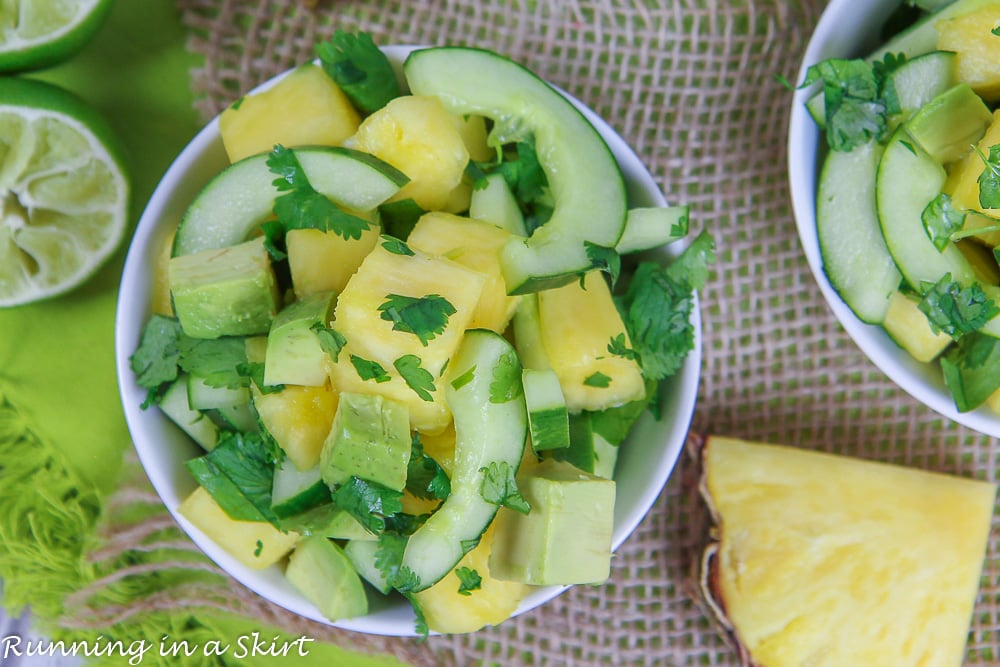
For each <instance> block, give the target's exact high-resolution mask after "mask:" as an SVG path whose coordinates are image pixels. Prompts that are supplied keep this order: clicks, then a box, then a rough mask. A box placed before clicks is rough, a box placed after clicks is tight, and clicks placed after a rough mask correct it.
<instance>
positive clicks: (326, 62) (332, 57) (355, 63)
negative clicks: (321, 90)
mask: <svg viewBox="0 0 1000 667" xmlns="http://www.w3.org/2000/svg"><path fill="white" fill-rule="evenodd" d="M316 53H317V55H318V56H319V59H320V63H321V64H322V66H323V71H325V72H326V73H327V75H328V76H329V77H330V78H331V79H333V80H334V82H336V84H337V85H338V86H339V87H340V89H341V90H343V91H344V93H345V94H346V95H347V97H348V98H349V99H350V100H351V102H352V103H353V104H354V106H355V107H357V108H358V110H359V111H361V112H362V113H364V114H365V115H367V114H370V113H372V112H373V111H376V110H378V109H381V108H382V107H384V106H385V105H386V104H387V103H388V102H389V101H390V100H392V99H394V98H396V97H399V96H400V95H401V94H402V91H401V90H400V87H399V82H398V80H397V79H396V73H395V71H394V70H393V68H392V63H390V62H389V59H388V58H386V56H385V54H384V53H382V51H381V49H379V48H378V47H377V46H376V45H375V42H374V40H372V37H371V35H369V34H368V33H366V32H359V33H348V32H345V31H343V30H337V31H336V32H334V34H333V37H332V38H331V39H330V41H328V42H322V43H320V44H319V45H318V46H317V47H316Z"/></svg>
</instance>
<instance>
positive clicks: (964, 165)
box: [944, 36, 1000, 246]
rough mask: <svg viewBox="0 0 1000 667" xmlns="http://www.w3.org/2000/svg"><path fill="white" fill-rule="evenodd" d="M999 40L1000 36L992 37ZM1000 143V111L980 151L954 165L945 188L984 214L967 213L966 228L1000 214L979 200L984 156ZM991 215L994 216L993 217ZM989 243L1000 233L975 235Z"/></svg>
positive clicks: (958, 202)
mask: <svg viewBox="0 0 1000 667" xmlns="http://www.w3.org/2000/svg"><path fill="white" fill-rule="evenodd" d="M993 39H995V40H997V41H998V42H1000V38H998V37H996V36H993ZM995 144H1000V111H994V112H993V122H992V123H991V124H990V126H989V127H987V128H986V133H985V134H984V135H983V138H982V139H980V140H979V143H978V144H977V146H976V148H977V150H978V152H977V151H970V152H969V153H968V154H967V155H966V156H965V157H964V158H962V159H961V160H959V161H958V162H956V163H954V164H953V165H951V167H950V170H949V172H948V180H947V181H946V182H945V185H944V191H945V192H946V193H948V194H949V195H950V196H951V200H952V203H953V204H954V206H955V207H956V208H959V209H961V210H963V211H978V212H979V213H982V214H983V215H967V216H966V217H965V229H978V228H981V227H989V226H992V225H995V224H996V222H997V221H996V220H995V219H994V218H995V217H998V216H1000V209H993V208H985V207H984V206H982V205H981V204H980V203H979V176H980V175H981V174H982V173H983V170H984V169H986V164H985V163H984V162H983V159H982V157H981V156H980V153H981V154H982V155H989V154H990V146H993V145H995ZM991 216H992V217H991ZM973 238H976V239H978V240H979V241H981V242H983V243H985V244H987V245H989V246H996V245H1000V232H996V231H992V232H984V233H982V234H977V235H976V236H975V237H973Z"/></svg>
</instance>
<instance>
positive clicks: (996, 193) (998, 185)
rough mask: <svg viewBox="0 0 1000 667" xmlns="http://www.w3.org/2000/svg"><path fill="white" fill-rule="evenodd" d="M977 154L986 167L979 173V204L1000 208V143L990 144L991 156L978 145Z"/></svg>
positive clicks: (984, 206) (985, 206)
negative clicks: (984, 153) (984, 152)
mask: <svg viewBox="0 0 1000 667" xmlns="http://www.w3.org/2000/svg"><path fill="white" fill-rule="evenodd" d="M975 150H976V154H977V155H978V156H979V159H981V160H982V161H983V164H984V165H986V168H985V169H983V173H981V174H980V175H979V181H978V182H979V205H980V206H982V207H983V208H1000V144H997V145H995V146H990V154H989V157H987V156H986V155H983V152H982V151H981V150H979V148H978V147H977V148H976V149H975Z"/></svg>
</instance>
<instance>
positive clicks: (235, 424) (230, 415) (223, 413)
mask: <svg viewBox="0 0 1000 667" xmlns="http://www.w3.org/2000/svg"><path fill="white" fill-rule="evenodd" d="M213 412H214V414H215V415H216V416H217V417H218V420H219V422H220V423H221V424H222V427H223V428H224V429H228V430H230V431H239V432H240V433H250V432H258V431H260V424H259V423H258V422H257V416H256V415H255V414H254V412H253V408H251V407H250V404H249V403H241V404H238V405H223V406H221V407H218V408H215V410H214V411H213Z"/></svg>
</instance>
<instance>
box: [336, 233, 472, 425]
mask: <svg viewBox="0 0 1000 667" xmlns="http://www.w3.org/2000/svg"><path fill="white" fill-rule="evenodd" d="M412 253H413V254H398V253H395V252H392V251H390V250H387V249H386V248H385V246H384V245H382V244H379V245H377V246H376V247H375V249H374V250H372V252H371V253H370V254H369V255H368V256H367V257H366V258H365V260H364V262H362V264H361V267H360V268H359V269H358V271H357V273H355V274H354V276H353V277H352V278H351V279H350V280H349V281H348V283H347V286H346V287H345V288H344V291H343V292H342V293H341V294H340V297H339V298H338V300H337V307H336V310H335V313H334V323H333V327H334V329H336V330H337V331H338V332H339V333H340V334H342V335H343V336H344V338H346V340H347V343H346V344H345V345H344V348H343V349H342V350H341V351H340V354H339V355H338V357H337V361H336V363H334V364H333V365H332V368H331V378H332V380H333V384H334V386H335V387H336V388H337V389H338V391H341V392H345V391H351V392H358V393H369V394H372V393H374V394H380V395H382V396H384V397H386V398H390V399H393V400H396V401H399V402H402V403H405V404H406V405H407V406H408V408H409V411H410V425H411V427H413V428H414V429H416V430H418V431H421V432H424V433H439V432H441V431H443V430H444V429H445V428H446V427H447V426H448V424H450V423H451V413H450V412H449V410H448V407H447V405H446V404H445V401H444V392H443V391H442V389H443V387H442V386H441V382H442V380H441V373H442V372H443V371H444V369H445V366H446V364H447V362H448V360H449V359H451V357H452V356H453V355H454V353H455V351H456V350H457V349H458V346H459V344H460V343H461V342H462V337H463V336H464V334H465V330H466V329H467V328H468V325H469V322H471V321H472V317H473V314H474V313H475V309H476V305H477V304H478V303H479V299H480V297H481V295H482V291H483V286H484V284H485V282H486V277H485V276H484V275H483V274H481V273H478V272H476V271H472V270H470V269H467V268H466V267H464V266H462V265H461V264H458V263H457V262H453V261H451V260H448V259H446V258H444V257H438V256H434V255H428V254H426V253H423V252H421V251H419V250H412ZM393 296H398V297H404V298H412V299H421V300H422V299H424V298H426V297H440V298H443V299H444V300H445V301H447V302H448V304H450V305H451V307H452V308H454V311H455V312H453V313H452V314H451V315H449V316H448V318H447V323H446V325H445V326H444V328H443V330H442V331H440V332H439V333H436V334H435V335H434V336H433V337H431V338H428V339H427V340H426V344H425V341H424V340H422V339H421V337H419V336H418V335H416V334H414V333H411V332H409V331H406V330H403V329H400V328H399V327H398V326H397V324H396V323H395V322H394V321H393V319H392V318H391V317H390V316H389V311H388V310H384V309H382V310H380V307H382V306H384V305H386V304H387V302H388V301H389V300H390V298H391V297H393ZM384 315H385V317H384ZM409 355H412V356H415V357H417V358H418V359H419V360H420V367H421V368H422V369H424V370H426V371H427V372H428V373H430V375H431V376H432V378H433V382H434V389H433V391H430V392H429V394H430V398H431V400H425V398H423V397H421V396H420V394H418V392H416V391H414V389H413V388H411V387H410V386H409V385H408V384H407V383H406V381H405V380H404V378H403V376H402V375H401V374H400V373H399V372H398V371H397V370H396V367H395V362H396V361H397V360H399V359H401V358H403V357H406V356H409ZM371 362H374V363H375V364H377V365H378V366H379V368H380V369H381V370H382V371H384V373H385V376H384V379H383V380H382V381H379V380H377V379H372V378H367V377H362V374H361V371H360V369H359V367H358V364H359V363H361V364H368V363H371Z"/></svg>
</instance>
